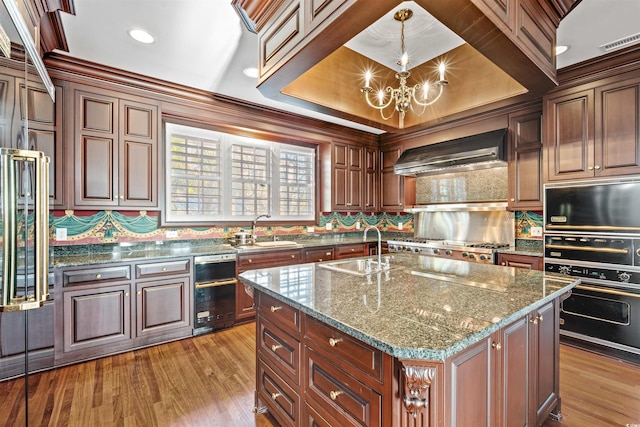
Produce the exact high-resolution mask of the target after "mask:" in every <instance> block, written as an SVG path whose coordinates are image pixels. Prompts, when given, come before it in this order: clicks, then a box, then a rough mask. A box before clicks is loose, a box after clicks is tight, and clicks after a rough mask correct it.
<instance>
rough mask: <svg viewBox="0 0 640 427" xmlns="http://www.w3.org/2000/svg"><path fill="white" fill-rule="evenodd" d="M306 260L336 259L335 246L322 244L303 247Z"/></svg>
mask: <svg viewBox="0 0 640 427" xmlns="http://www.w3.org/2000/svg"><path fill="white" fill-rule="evenodd" d="M303 252H304V255H303V259H304V262H322V261H331V260H333V259H334V252H335V250H334V247H333V246H322V247H319V248H306V249H303Z"/></svg>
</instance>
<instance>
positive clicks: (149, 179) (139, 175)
mask: <svg viewBox="0 0 640 427" xmlns="http://www.w3.org/2000/svg"><path fill="white" fill-rule="evenodd" d="M119 137H120V150H119V153H120V157H119V164H120V168H119V170H120V175H119V177H118V179H119V194H118V197H119V199H120V200H119V205H120V206H127V207H157V206H158V200H157V194H158V189H157V187H158V172H157V165H158V108H157V107H156V106H155V105H147V104H141V103H138V102H132V101H127V100H121V101H120V135H119Z"/></svg>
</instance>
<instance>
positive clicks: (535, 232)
mask: <svg viewBox="0 0 640 427" xmlns="http://www.w3.org/2000/svg"><path fill="white" fill-rule="evenodd" d="M531 237H542V227H531Z"/></svg>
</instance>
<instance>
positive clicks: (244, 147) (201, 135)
mask: <svg viewBox="0 0 640 427" xmlns="http://www.w3.org/2000/svg"><path fill="white" fill-rule="evenodd" d="M165 138H166V144H165V145H166V153H167V155H166V181H165V182H166V198H165V215H166V217H165V220H166V222H167V223H179V222H189V223H196V222H215V221H217V222H231V221H248V220H252V219H253V218H255V217H256V216H257V215H261V214H265V213H269V214H271V219H273V220H289V221H292V220H293V221H296V220H304V221H308V220H314V219H315V182H314V181H315V163H316V162H315V150H314V149H313V148H308V147H299V146H295V145H289V144H280V143H275V142H268V141H262V140H258V139H252V138H246V137H240V136H236V135H230V134H224V133H220V132H215V131H211V130H207V129H201V128H194V127H189V126H183V125H178V124H174V123H167V124H166V136H165Z"/></svg>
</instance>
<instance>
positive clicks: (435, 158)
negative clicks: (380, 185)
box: [394, 129, 507, 176]
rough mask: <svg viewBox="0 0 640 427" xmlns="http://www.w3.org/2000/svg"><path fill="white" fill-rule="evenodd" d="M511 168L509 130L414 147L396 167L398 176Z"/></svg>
mask: <svg viewBox="0 0 640 427" xmlns="http://www.w3.org/2000/svg"><path fill="white" fill-rule="evenodd" d="M506 165H507V129H498V130H494V131H491V132H485V133H481V134H477V135H472V136H466V137H463V138H458V139H453V140H450V141H446V142H440V143H437V144H431V145H426V146H423V147H417V148H411V149H409V150H407V151H405V152H404V153H402V155H401V156H400V158H399V159H398V162H397V163H396V164H395V166H394V172H395V173H396V174H398V175H406V176H425V175H438V174H443V173H451V172H460V171H467V170H477V169H488V168H495V167H504V166H506Z"/></svg>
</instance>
